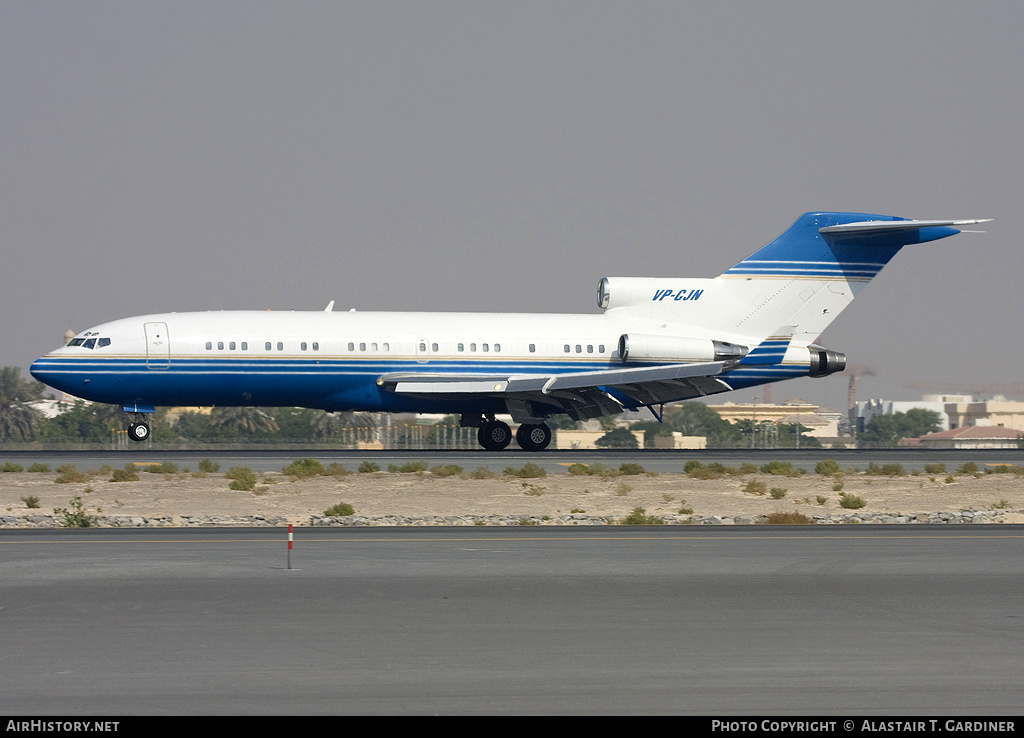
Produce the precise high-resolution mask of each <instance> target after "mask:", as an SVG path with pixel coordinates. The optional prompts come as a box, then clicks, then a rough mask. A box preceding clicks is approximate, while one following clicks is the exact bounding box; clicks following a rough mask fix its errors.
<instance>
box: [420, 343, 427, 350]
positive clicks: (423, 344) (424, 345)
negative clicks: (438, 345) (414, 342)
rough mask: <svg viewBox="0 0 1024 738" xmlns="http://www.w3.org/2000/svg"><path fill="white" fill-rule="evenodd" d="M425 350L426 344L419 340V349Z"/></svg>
mask: <svg viewBox="0 0 1024 738" xmlns="http://www.w3.org/2000/svg"><path fill="white" fill-rule="evenodd" d="M426 350H427V344H425V343H423V341H420V351H421V352H423V351H426Z"/></svg>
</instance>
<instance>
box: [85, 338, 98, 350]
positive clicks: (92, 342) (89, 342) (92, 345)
mask: <svg viewBox="0 0 1024 738" xmlns="http://www.w3.org/2000/svg"><path fill="white" fill-rule="evenodd" d="M82 348H87V349H91V348H96V339H95V338H89V339H86V341H85V343H84V344H82Z"/></svg>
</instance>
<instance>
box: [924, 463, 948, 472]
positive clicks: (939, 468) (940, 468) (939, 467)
mask: <svg viewBox="0 0 1024 738" xmlns="http://www.w3.org/2000/svg"><path fill="white" fill-rule="evenodd" d="M924 471H925V473H926V474H945V473H946V465H945V464H925V465H924Z"/></svg>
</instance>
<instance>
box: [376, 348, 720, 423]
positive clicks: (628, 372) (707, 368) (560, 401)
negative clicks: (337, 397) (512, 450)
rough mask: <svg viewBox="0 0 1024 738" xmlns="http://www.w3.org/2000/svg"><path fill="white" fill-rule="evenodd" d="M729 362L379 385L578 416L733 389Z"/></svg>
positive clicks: (386, 379) (405, 377) (422, 377)
mask: <svg viewBox="0 0 1024 738" xmlns="http://www.w3.org/2000/svg"><path fill="white" fill-rule="evenodd" d="M725 365H726V362H724V361H713V362H702V363H696V364H669V365H661V366H650V367H640V368H624V369H604V370H599V371H592V372H571V373H568V374H513V375H508V374H409V373H396V374H385V375H383V376H381V377H380V378H379V379H378V380H377V384H378V385H379V386H381V387H383V388H384V389H387V390H389V391H391V392H394V393H395V394H399V395H406V396H419V397H438V398H440V397H446V398H449V399H450V398H459V397H462V398H466V399H470V398H473V397H482V396H489V397H494V398H499V399H504V400H507V401H510V402H512V403H518V402H533V403H541V404H544V405H554V406H556V407H560V408H561V409H562V411H563V412H565V413H567V414H568V415H569V416H570V417H573V418H575V419H577V420H580V419H586V418H596V417H600V416H601V415H612V414H615V413H620V412H622V410H623V409H625V408H635V407H644V406H649V405H658V404H661V403H663V402H674V401H676V400H685V399H688V398H691V397H701V396H704V395H710V394H714V393H717V392H725V391H727V390H730V389H732V387H730V386H729V385H728V384H726V383H725V382H724V381H722V379H720V378H719V377H718V376H717V375H719V374H721V373H722V371H723V369H724V368H725Z"/></svg>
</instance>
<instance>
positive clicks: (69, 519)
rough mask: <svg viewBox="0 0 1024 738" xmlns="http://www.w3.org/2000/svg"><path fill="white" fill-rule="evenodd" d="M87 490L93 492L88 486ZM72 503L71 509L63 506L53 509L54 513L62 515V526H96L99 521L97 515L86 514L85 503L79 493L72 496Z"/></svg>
mask: <svg viewBox="0 0 1024 738" xmlns="http://www.w3.org/2000/svg"><path fill="white" fill-rule="evenodd" d="M85 491H86V492H92V490H91V489H88V488H86V490H85ZM70 504H71V510H70V511H69V510H67V509H65V508H62V507H60V508H54V509H53V514H54V515H60V516H61V518H62V520H61V526H63V527H64V528H94V527H95V526H96V524H97V523H98V522H99V519H98V518H97V517H96V516H95V515H88V514H86V512H85V503H83V502H82V498H81V497H80V496H79V495H75V496H74V497H72V498H71V503H70Z"/></svg>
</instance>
